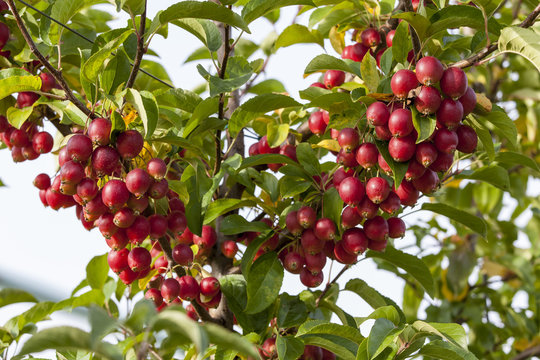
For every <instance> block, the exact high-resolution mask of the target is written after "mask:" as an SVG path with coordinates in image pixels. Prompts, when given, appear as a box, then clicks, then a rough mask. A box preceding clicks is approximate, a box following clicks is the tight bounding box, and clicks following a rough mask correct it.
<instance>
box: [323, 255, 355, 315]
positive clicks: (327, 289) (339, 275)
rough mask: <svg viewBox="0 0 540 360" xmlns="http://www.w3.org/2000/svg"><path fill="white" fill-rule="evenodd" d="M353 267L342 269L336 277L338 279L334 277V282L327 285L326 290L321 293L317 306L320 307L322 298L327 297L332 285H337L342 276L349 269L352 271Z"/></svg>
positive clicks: (347, 266)
mask: <svg viewBox="0 0 540 360" xmlns="http://www.w3.org/2000/svg"><path fill="white" fill-rule="evenodd" d="M350 268H351V266H350V265H346V266H344V267H343V269H341V271H340V272H339V273H338V274H337V275H336V277H334V278H333V279H332V281H330V282H329V283H328V284H326V287H325V288H324V290H323V292H322V293H321V295H319V297H318V298H317V300H315V306H319V302H320V301H321V300H322V298H323V297H324V296H325V295H326V293H327V292H328V291H329V290H330V288H331V287H332V285H334V284H335V283H336V281H338V279H339V278H340V277H341V275H343V274H344V273H345V271H347V270H348V269H350Z"/></svg>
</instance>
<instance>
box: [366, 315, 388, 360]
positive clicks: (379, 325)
mask: <svg viewBox="0 0 540 360" xmlns="http://www.w3.org/2000/svg"><path fill="white" fill-rule="evenodd" d="M394 329H395V327H394V324H393V323H392V322H391V321H390V320H387V319H384V318H381V319H377V320H375V324H373V327H372V328H371V332H370V333H369V337H368V339H367V350H368V356H369V358H370V359H372V358H374V357H375V355H376V354H377V353H379V347H381V345H382V344H383V341H384V340H385V338H386V337H387V336H388V335H390V333H391V332H392V331H393V330H394Z"/></svg>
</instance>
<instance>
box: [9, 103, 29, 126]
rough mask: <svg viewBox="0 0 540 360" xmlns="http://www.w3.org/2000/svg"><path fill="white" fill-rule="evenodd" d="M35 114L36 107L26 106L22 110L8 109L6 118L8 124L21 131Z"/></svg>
mask: <svg viewBox="0 0 540 360" xmlns="http://www.w3.org/2000/svg"><path fill="white" fill-rule="evenodd" d="M33 112H34V106H26V107H23V108H22V109H19V108H16V107H10V108H8V110H7V112H6V117H7V120H8V122H9V123H10V124H11V125H12V126H13V127H15V128H17V129H20V128H21V126H22V125H23V124H24V123H25V122H26V120H28V118H29V117H30V115H32V113H33Z"/></svg>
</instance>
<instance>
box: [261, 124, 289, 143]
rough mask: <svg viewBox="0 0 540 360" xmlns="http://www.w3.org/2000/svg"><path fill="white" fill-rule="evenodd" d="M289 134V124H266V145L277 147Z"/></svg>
mask: <svg viewBox="0 0 540 360" xmlns="http://www.w3.org/2000/svg"><path fill="white" fill-rule="evenodd" d="M288 135H289V124H271V123H269V124H268V125H267V132H266V137H267V139H268V145H270V147H273V148H275V147H278V146H280V145H281V144H283V142H284V141H285V140H287V136H288Z"/></svg>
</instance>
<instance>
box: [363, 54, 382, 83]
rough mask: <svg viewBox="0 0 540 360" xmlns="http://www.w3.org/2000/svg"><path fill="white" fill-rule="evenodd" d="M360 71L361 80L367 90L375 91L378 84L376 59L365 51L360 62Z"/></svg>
mask: <svg viewBox="0 0 540 360" xmlns="http://www.w3.org/2000/svg"><path fill="white" fill-rule="evenodd" d="M360 72H361V74H362V80H364V84H366V86H367V88H368V90H369V92H377V87H378V86H379V70H377V61H375V59H374V58H373V56H371V54H370V53H367V54H366V55H365V56H364V58H363V59H362V62H361V63H360Z"/></svg>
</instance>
